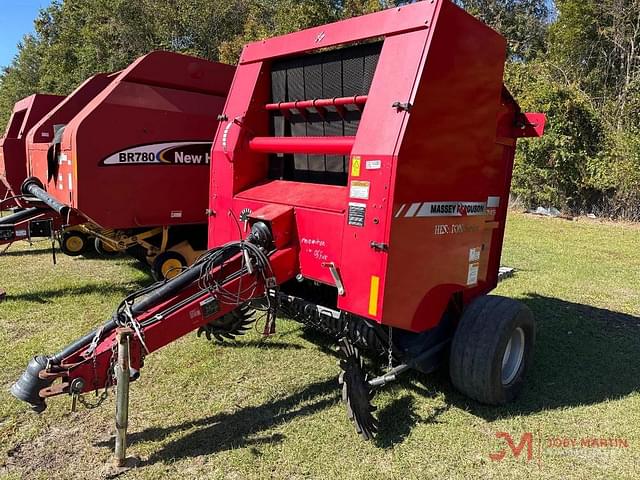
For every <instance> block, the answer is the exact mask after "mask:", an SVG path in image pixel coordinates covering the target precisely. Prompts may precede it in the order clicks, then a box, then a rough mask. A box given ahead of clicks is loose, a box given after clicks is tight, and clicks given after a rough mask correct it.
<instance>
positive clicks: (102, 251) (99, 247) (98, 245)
mask: <svg viewBox="0 0 640 480" xmlns="http://www.w3.org/2000/svg"><path fill="white" fill-rule="evenodd" d="M103 243H104V242H103V241H102V240H101V239H100V238H98V237H96V238H95V239H94V241H93V247H94V248H95V250H96V252H97V253H98V255H100V256H101V257H107V258H113V257H117V256H119V255H121V254H122V252H120V251H118V250H107V249H106V248H104V245H103Z"/></svg>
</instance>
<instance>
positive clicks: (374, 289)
mask: <svg viewBox="0 0 640 480" xmlns="http://www.w3.org/2000/svg"><path fill="white" fill-rule="evenodd" d="M379 289H380V277H377V276H375V275H371V289H370V290H369V315H372V316H374V317H375V316H376V315H378V291H379Z"/></svg>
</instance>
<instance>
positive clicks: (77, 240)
mask: <svg viewBox="0 0 640 480" xmlns="http://www.w3.org/2000/svg"><path fill="white" fill-rule="evenodd" d="M88 244H89V237H87V236H86V235H85V234H84V233H82V232H79V231H77V230H69V231H65V232H63V233H62V237H61V238H60V250H62V253H64V254H65V255H68V256H70V257H77V256H79V255H82V254H83V253H84V252H86V251H87V246H88Z"/></svg>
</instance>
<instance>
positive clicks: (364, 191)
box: [349, 180, 371, 200]
mask: <svg viewBox="0 0 640 480" xmlns="http://www.w3.org/2000/svg"><path fill="white" fill-rule="evenodd" d="M370 185H371V184H370V182H362V181H357V180H354V181H352V182H351V186H350V188H349V197H350V198H359V199H361V200H368V199H369V186H370Z"/></svg>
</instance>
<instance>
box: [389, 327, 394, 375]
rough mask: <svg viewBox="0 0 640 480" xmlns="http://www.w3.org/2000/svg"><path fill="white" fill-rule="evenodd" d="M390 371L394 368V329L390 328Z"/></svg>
mask: <svg viewBox="0 0 640 480" xmlns="http://www.w3.org/2000/svg"><path fill="white" fill-rule="evenodd" d="M388 352H389V356H388V360H389V370H391V369H392V368H393V327H389V349H388Z"/></svg>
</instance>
